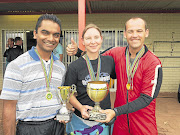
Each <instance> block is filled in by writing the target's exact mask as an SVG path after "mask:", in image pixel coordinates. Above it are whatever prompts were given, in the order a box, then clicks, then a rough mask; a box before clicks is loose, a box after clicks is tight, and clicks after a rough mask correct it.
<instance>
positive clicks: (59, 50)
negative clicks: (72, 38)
mask: <svg viewBox="0 0 180 135" xmlns="http://www.w3.org/2000/svg"><path fill="white" fill-rule="evenodd" d="M53 54H54V55H55V56H56V57H58V59H59V60H60V61H61V62H62V61H63V46H62V45H61V43H59V44H58V45H57V47H56V48H55V49H54V50H53Z"/></svg>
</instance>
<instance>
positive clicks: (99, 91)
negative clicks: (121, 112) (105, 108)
mask: <svg viewBox="0 0 180 135" xmlns="http://www.w3.org/2000/svg"><path fill="white" fill-rule="evenodd" d="M108 92H109V84H108V83H107V82H103V81H91V82H88V84H87V94H88V96H89V97H90V99H91V100H93V101H94V102H95V106H94V107H93V109H92V110H89V120H105V119H106V114H105V113H100V112H99V110H101V107H100V106H99V105H100V101H102V100H103V99H104V98H105V97H106V96H107V94H108Z"/></svg>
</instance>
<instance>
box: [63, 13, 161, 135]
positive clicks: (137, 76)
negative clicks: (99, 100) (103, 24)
mask: <svg viewBox="0 0 180 135" xmlns="http://www.w3.org/2000/svg"><path fill="white" fill-rule="evenodd" d="M148 35H149V30H148V29H147V23H146V21H145V20H144V19H142V18H139V17H134V18H131V19H129V20H128V21H127V22H126V24H125V32H124V37H125V38H126V39H127V42H128V46H127V47H115V48H113V49H111V50H109V51H107V52H106V53H105V55H110V56H112V57H113V58H114V61H115V69H116V76H117V91H116V99H115V103H114V107H115V108H114V110H111V109H109V110H105V111H102V112H104V113H106V114H107V119H106V120H105V121H99V122H106V123H108V122H109V121H110V120H111V119H112V118H114V117H117V119H116V121H115V123H114V128H113V135H119V134H122V135H131V134H132V135H157V134H158V131H157V125H156V117H155V106H156V99H155V98H156V97H157V96H158V93H159V90H160V87H161V83H162V66H161V62H160V60H159V59H158V58H157V57H156V56H155V55H154V54H153V53H152V52H151V51H150V50H148V48H147V47H146V45H144V41H145V38H146V37H148ZM66 49H67V53H68V54H69V55H73V54H75V53H76V51H77V50H78V49H77V45H76V43H73V45H68V47H67V48H66Z"/></svg>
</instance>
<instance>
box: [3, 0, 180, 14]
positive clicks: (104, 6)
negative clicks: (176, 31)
mask: <svg viewBox="0 0 180 135" xmlns="http://www.w3.org/2000/svg"><path fill="white" fill-rule="evenodd" d="M9 1H10V0H9ZM30 1H31V0H28V2H26V1H24V2H18V3H16V2H15V1H13V0H12V2H5V3H2V2H0V14H1V15H2V14H42V13H58V14H64V13H75V14H77V13H78V0H66V1H65V0H64V1H63V0H62V1H60V0H58V1H57V0H56V1H55V0H54V2H52V1H53V0H52V1H51V2H49V1H48V2H39V1H37V2H34V0H32V1H33V2H30ZM88 2H89V7H88ZM89 11H91V12H89ZM129 12H131V13H138V12H141V13H147V12H149V13H154V12H156V13H164V12H166V13H168V12H170V13H171V12H172V13H180V1H164V0H163V1H162V0H159V1H155V0H152V1H147V0H141V1H139V0H133V1H127V0H124V1H123V0H87V4H86V13H129Z"/></svg>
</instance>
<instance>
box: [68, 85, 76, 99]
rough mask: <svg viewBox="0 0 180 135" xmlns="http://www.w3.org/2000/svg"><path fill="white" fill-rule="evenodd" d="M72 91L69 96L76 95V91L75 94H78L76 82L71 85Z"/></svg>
mask: <svg viewBox="0 0 180 135" xmlns="http://www.w3.org/2000/svg"><path fill="white" fill-rule="evenodd" d="M70 91H71V94H70V97H69V98H71V96H72V95H74V93H75V95H76V94H77V91H76V85H75V84H72V85H71V88H70Z"/></svg>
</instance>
